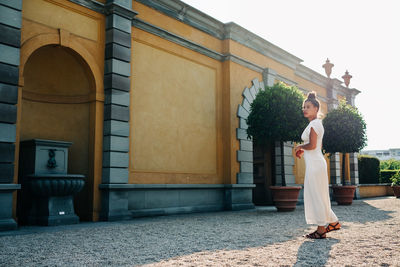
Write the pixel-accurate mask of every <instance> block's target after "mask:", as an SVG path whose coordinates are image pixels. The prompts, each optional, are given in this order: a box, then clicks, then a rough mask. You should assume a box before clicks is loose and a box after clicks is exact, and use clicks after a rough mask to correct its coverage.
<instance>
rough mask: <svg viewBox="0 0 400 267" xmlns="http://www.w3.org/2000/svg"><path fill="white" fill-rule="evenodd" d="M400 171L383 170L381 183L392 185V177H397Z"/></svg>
mask: <svg viewBox="0 0 400 267" xmlns="http://www.w3.org/2000/svg"><path fill="white" fill-rule="evenodd" d="M399 171H400V170H381V177H380V178H379V182H380V183H381V184H387V183H391V182H392V181H391V180H390V177H392V176H393V175H395V174H396V173H397V172H399Z"/></svg>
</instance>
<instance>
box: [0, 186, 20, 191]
mask: <svg viewBox="0 0 400 267" xmlns="http://www.w3.org/2000/svg"><path fill="white" fill-rule="evenodd" d="M18 189H21V185H20V184H0V191H14V190H18Z"/></svg>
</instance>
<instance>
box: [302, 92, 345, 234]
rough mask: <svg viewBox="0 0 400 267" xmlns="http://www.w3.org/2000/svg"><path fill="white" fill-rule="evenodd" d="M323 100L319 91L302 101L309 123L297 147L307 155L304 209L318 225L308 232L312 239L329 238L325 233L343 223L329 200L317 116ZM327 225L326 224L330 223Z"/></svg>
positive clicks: (310, 221) (312, 221)
mask: <svg viewBox="0 0 400 267" xmlns="http://www.w3.org/2000/svg"><path fill="white" fill-rule="evenodd" d="M319 107H320V103H319V101H318V100H317V99H316V93H315V92H311V93H308V95H307V99H306V100H305V101H304V103H303V113H304V117H306V118H307V119H308V120H309V121H310V123H309V124H308V126H307V127H306V128H305V129H304V131H303V133H302V135H301V139H302V140H303V141H304V144H303V145H299V146H297V147H296V149H295V152H296V156H297V157H299V158H301V156H302V155H303V154H304V160H305V162H306V175H305V179H304V212H305V216H306V222H307V224H316V225H318V228H317V230H316V231H314V232H312V233H311V234H308V235H306V237H307V238H311V239H323V238H326V233H327V232H330V231H334V230H339V229H340V227H341V225H340V223H339V222H338V218H337V217H336V215H335V213H334V212H333V211H332V209H331V202H330V199H329V185H328V172H327V167H326V161H325V158H324V156H323V155H322V152H321V147H322V137H323V136H324V127H323V126H322V121H321V120H320V119H319V118H318V111H319ZM327 224H328V226H327V227H325V225H327Z"/></svg>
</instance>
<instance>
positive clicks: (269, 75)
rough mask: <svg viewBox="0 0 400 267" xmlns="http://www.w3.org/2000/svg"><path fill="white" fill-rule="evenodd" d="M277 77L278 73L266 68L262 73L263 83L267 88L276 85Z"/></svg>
mask: <svg viewBox="0 0 400 267" xmlns="http://www.w3.org/2000/svg"><path fill="white" fill-rule="evenodd" d="M276 76H277V72H276V71H274V70H272V69H269V68H265V69H264V71H263V73H262V77H263V82H264V84H265V86H273V85H274V83H275V79H276Z"/></svg>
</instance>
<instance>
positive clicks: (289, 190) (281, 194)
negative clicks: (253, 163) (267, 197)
mask: <svg viewBox="0 0 400 267" xmlns="http://www.w3.org/2000/svg"><path fill="white" fill-rule="evenodd" d="M269 188H270V189H271V191H272V198H273V200H274V204H275V207H276V208H277V209H278V211H294V210H295V209H296V203H297V199H298V197H299V192H300V190H301V186H270V187H269Z"/></svg>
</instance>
